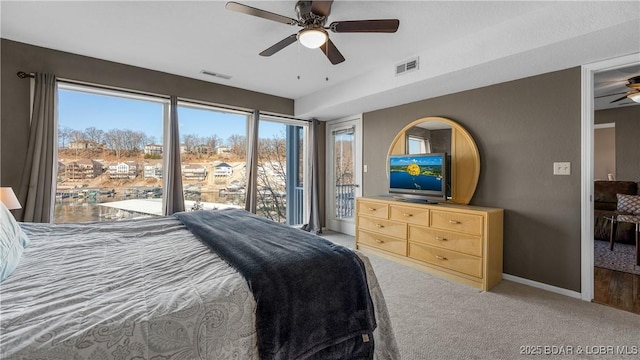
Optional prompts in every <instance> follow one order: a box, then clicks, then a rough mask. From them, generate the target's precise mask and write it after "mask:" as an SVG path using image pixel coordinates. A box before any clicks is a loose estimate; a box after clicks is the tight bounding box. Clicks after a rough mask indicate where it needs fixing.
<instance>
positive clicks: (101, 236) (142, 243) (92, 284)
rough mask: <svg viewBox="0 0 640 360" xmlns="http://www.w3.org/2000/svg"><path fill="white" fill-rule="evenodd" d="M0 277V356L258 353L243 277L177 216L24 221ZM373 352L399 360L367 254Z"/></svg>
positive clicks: (217, 356)
mask: <svg viewBox="0 0 640 360" xmlns="http://www.w3.org/2000/svg"><path fill="white" fill-rule="evenodd" d="M21 225H22V226H23V229H24V230H25V231H26V232H27V234H28V235H29V238H30V239H31V243H30V245H29V247H28V248H27V249H25V252H24V254H23V258H22V259H21V261H20V264H19V266H18V268H17V269H16V270H15V272H14V273H13V274H12V275H11V276H10V277H9V278H7V279H6V280H5V281H4V282H2V283H1V284H0V349H1V353H0V358H2V359H65V360H70V359H96V360H101V359H136V360H138V359H139V360H142V359H154V360H164V359H185V360H187V359H189V360H191V359H258V349H257V339H256V332H255V309H256V304H255V301H254V299H253V296H252V294H251V292H250V290H249V288H248V286H247V283H246V281H244V279H243V278H242V277H241V276H240V275H239V274H238V273H237V272H236V271H235V270H234V269H232V268H231V267H230V266H228V265H227V264H226V263H225V262H224V261H222V260H221V259H220V258H219V257H218V256H217V255H216V254H214V253H212V252H211V251H210V250H209V249H208V247H207V246H205V245H204V244H202V243H201V242H200V241H198V240H197V239H196V238H195V237H194V236H193V235H192V234H191V233H189V232H188V231H187V230H186V229H185V228H184V226H183V225H182V224H181V223H180V222H179V221H178V220H177V219H175V218H172V217H167V218H150V219H143V220H131V221H122V222H115V223H88V224H73V225H49V224H21ZM359 255H360V256H361V258H362V259H363V261H364V263H365V266H366V268H367V278H368V285H369V289H370V293H371V297H372V299H373V302H374V307H375V309H376V321H377V323H378V328H377V329H376V331H375V332H374V338H375V346H376V359H380V360H382V359H398V358H399V355H398V349H397V346H396V343H395V338H394V336H393V332H392V330H391V324H390V321H389V318H388V314H387V310H386V305H385V303H384V298H383V297H382V293H381V291H380V288H379V286H378V283H377V280H376V278H375V275H374V273H373V271H372V269H371V266H370V264H369V261H368V259H366V257H364V256H362V255H361V254H359Z"/></svg>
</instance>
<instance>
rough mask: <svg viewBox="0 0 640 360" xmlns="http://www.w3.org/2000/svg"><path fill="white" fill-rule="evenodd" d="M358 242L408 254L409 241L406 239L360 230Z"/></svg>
mask: <svg viewBox="0 0 640 360" xmlns="http://www.w3.org/2000/svg"><path fill="white" fill-rule="evenodd" d="M358 244H365V245H369V246H373V247H376V248H378V249H382V250H385V251H389V252H392V253H395V254H398V255H402V256H407V241H406V240H404V239H398V238H394V237H390V236H385V235H380V234H375V233H370V232H366V231H362V230H359V231H358Z"/></svg>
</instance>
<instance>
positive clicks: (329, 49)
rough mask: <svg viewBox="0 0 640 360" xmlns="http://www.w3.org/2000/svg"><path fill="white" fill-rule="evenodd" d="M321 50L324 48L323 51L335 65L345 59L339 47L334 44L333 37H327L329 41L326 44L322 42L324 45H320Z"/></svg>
mask: <svg viewBox="0 0 640 360" xmlns="http://www.w3.org/2000/svg"><path fill="white" fill-rule="evenodd" d="M320 50H322V52H323V53H324V54H325V55H326V56H327V58H328V59H329V61H331V63H332V64H333V65H337V64H340V63H341V62H343V61H344V56H342V54H341V53H340V51H339V50H338V48H337V47H336V46H335V45H334V44H333V42H332V41H331V39H327V41H326V42H325V43H324V44H322V46H320Z"/></svg>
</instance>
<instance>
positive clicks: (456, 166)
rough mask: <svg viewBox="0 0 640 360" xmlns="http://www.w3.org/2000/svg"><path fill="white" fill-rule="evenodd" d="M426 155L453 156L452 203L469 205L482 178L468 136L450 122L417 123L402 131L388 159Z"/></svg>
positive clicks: (473, 144) (440, 119) (475, 149)
mask: <svg viewBox="0 0 640 360" xmlns="http://www.w3.org/2000/svg"><path fill="white" fill-rule="evenodd" d="M424 153H447V155H450V156H451V164H450V165H449V169H450V171H451V177H450V180H451V184H450V186H451V199H450V200H449V201H450V202H452V203H456V204H468V203H469V202H470V201H471V198H472V197H473V193H474V192H475V190H476V185H477V184H478V178H479V177H480V155H479V153H478V147H477V146H476V142H475V141H474V140H473V138H472V137H471V135H470V134H469V132H468V131H467V130H466V129H465V128H463V127H462V126H460V124H458V123H456V122H455V121H453V120H451V119H447V118H443V117H426V118H422V119H418V120H416V121H414V122H412V123H410V124H409V125H407V126H405V127H404V128H403V129H402V130H400V132H399V133H398V134H397V135H396V137H395V138H394V139H393V142H392V143H391V146H390V147H389V154H388V155H401V154H424ZM387 161H389V160H388V157H387Z"/></svg>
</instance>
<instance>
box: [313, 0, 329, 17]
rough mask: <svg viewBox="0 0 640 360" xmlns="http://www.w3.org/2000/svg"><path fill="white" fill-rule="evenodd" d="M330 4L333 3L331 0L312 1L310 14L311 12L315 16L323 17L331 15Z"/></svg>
mask: <svg viewBox="0 0 640 360" xmlns="http://www.w3.org/2000/svg"><path fill="white" fill-rule="evenodd" d="M332 3H333V0H331V1H312V2H311V12H313V13H314V14H316V15H322V16H324V17H327V16H329V14H330V13H331V4H332Z"/></svg>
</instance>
